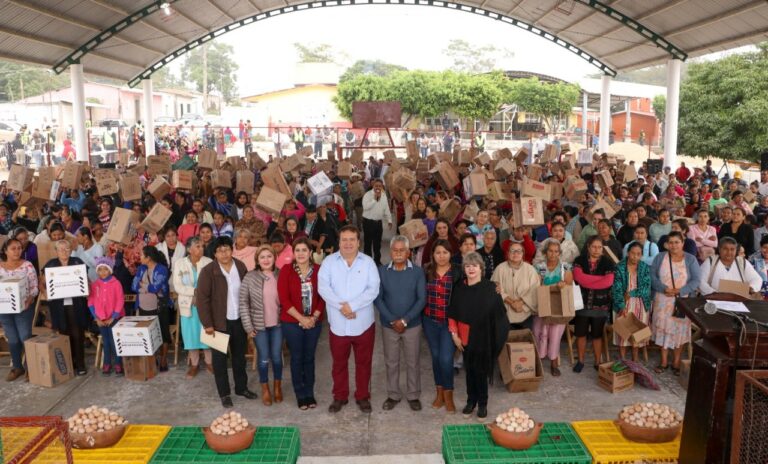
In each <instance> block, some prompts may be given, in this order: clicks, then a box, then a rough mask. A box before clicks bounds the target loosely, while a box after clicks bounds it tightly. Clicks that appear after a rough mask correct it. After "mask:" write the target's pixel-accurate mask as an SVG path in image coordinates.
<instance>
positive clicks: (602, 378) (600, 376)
mask: <svg viewBox="0 0 768 464" xmlns="http://www.w3.org/2000/svg"><path fill="white" fill-rule="evenodd" d="M611 366H613V361H611V362H607V363H603V364H600V366H599V368H598V371H597V383H598V385H600V386H601V387H602V388H603V389H605V390H608V391H609V392H611V393H620V392H623V391H627V390H630V389H632V387H634V386H635V374H634V373H633V372H632V371H630V370H629V369H626V370H623V371H621V372H613V371H612V370H611Z"/></svg>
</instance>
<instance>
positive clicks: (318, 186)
mask: <svg viewBox="0 0 768 464" xmlns="http://www.w3.org/2000/svg"><path fill="white" fill-rule="evenodd" d="M307 185H308V186H309V190H310V191H311V192H312V193H313V194H315V195H323V194H327V193H330V191H331V189H333V182H332V181H331V179H329V178H328V175H327V174H326V173H325V172H322V171H320V172H318V173H317V174H315V175H314V176H312V177H310V178H309V179H307Z"/></svg>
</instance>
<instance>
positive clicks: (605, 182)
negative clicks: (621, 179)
mask: <svg viewBox="0 0 768 464" xmlns="http://www.w3.org/2000/svg"><path fill="white" fill-rule="evenodd" d="M594 175H595V180H596V181H597V183H598V184H599V185H600V190H602V191H603V192H609V191H610V189H611V187H613V176H611V173H610V172H609V171H608V170H605V169H604V170H602V171H597V172H596V173H595V174H594Z"/></svg>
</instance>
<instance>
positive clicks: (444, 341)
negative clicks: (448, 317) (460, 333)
mask: <svg viewBox="0 0 768 464" xmlns="http://www.w3.org/2000/svg"><path fill="white" fill-rule="evenodd" d="M422 325H423V327H424V336H425V337H427V345H429V352H430V354H431V355H432V373H433V374H434V376H435V386H437V387H443V388H444V389H446V390H453V353H454V352H455V351H456V346H455V345H454V344H453V339H452V338H451V333H450V332H449V331H448V323H444V324H440V323H438V322H435V320H434V319H432V318H431V317H429V316H424V317H423V318H422Z"/></svg>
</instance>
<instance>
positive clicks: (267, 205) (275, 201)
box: [256, 186, 289, 214]
mask: <svg viewBox="0 0 768 464" xmlns="http://www.w3.org/2000/svg"><path fill="white" fill-rule="evenodd" d="M288 198H289V197H288V196H286V195H284V194H283V193H282V192H278V191H277V190H275V189H272V188H270V187H267V186H264V187H262V188H261V192H259V196H258V197H257V198H256V205H257V206H259V207H260V208H262V209H263V210H264V211H267V212H269V213H273V214H280V212H281V211H282V210H283V207H284V206H285V202H286V200H288Z"/></svg>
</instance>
